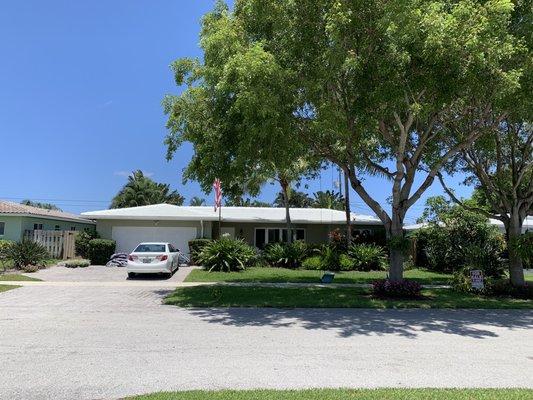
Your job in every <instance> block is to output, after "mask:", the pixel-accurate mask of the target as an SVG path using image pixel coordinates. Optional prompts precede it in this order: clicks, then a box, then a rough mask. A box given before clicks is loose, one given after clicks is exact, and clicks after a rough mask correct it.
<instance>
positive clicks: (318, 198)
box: [312, 190, 345, 210]
mask: <svg viewBox="0 0 533 400" xmlns="http://www.w3.org/2000/svg"><path fill="white" fill-rule="evenodd" d="M313 197H314V199H313V204H312V207H314V208H328V209H331V210H344V207H345V204H344V197H343V196H342V195H341V194H340V193H338V192H334V191H330V190H326V191H325V192H323V191H318V192H315V193H313Z"/></svg>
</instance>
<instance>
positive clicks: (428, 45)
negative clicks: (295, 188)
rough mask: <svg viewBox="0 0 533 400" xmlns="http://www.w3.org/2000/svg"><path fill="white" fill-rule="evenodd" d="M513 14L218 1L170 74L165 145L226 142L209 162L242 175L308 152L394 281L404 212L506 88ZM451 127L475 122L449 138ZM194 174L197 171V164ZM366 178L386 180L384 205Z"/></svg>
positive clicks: (405, 0)
mask: <svg viewBox="0 0 533 400" xmlns="http://www.w3.org/2000/svg"><path fill="white" fill-rule="evenodd" d="M512 9H513V6H512V3H510V2H509V1H507V0H502V1H498V2H488V1H487V2H484V1H482V2H477V1H461V2H456V1H444V0H442V1H423V0H396V1H385V0H377V1H373V2H366V1H347V0H299V1H277V0H246V1H245V0H240V1H239V0H237V1H236V3H235V9H234V11H233V12H229V11H228V10H227V8H225V7H223V6H222V5H221V3H219V5H218V6H217V8H216V9H215V11H214V12H212V13H210V14H209V15H208V16H207V17H206V18H205V19H204V28H203V30H202V38H201V44H202V46H203V49H204V60H203V62H200V61H198V60H187V61H181V62H180V63H179V64H175V65H174V69H175V71H176V77H177V82H178V83H179V84H181V83H188V84H189V87H188V89H187V91H186V92H185V93H184V94H182V96H180V97H179V98H173V99H169V101H167V104H166V105H167V111H168V112H169V114H171V115H172V116H174V117H173V118H171V119H170V120H169V121H170V124H169V127H170V128H171V136H170V138H171V139H172V140H169V147H170V149H171V150H172V148H175V143H180V142H181V141H182V140H191V139H192V140H191V141H192V142H193V144H194V146H195V154H201V152H200V151H199V150H204V148H205V147H209V146H211V144H210V140H211V139H213V138H215V140H216V141H217V142H218V143H220V142H222V143H225V144H227V147H221V146H217V147H216V153H217V154H216V157H217V158H218V159H220V160H223V161H222V162H227V161H228V160H230V162H231V164H233V165H235V166H238V168H236V169H235V170H237V171H240V172H244V173H245V174H246V173H249V172H253V171H254V168H249V167H248V168H242V166H243V165H246V164H248V163H249V162H250V160H255V162H256V163H255V164H254V165H258V164H257V160H263V159H266V160H268V161H269V162H272V161H273V162H274V164H275V165H277V166H278V167H280V166H281V167H283V166H285V165H287V163H290V162H291V161H293V160H295V159H296V158H298V157H301V156H302V151H309V150H311V152H312V155H313V156H315V157H317V158H319V159H321V160H324V161H327V162H332V163H334V164H336V165H337V166H339V167H340V168H341V169H342V170H343V171H344V173H345V174H346V175H347V177H348V179H349V181H350V184H351V186H352V188H353V189H354V190H355V192H356V193H357V194H358V195H359V196H360V197H361V198H362V199H363V201H364V202H365V203H366V204H367V205H368V206H369V207H370V208H371V209H372V210H373V211H374V212H375V213H376V215H377V216H378V217H379V218H380V219H381V221H382V222H383V224H384V225H385V229H386V233H387V236H388V238H389V244H390V247H391V266H390V274H389V275H390V278H391V279H392V280H395V281H397V280H401V279H402V277H403V260H404V255H403V251H402V248H403V247H404V246H405V239H404V234H403V221H404V218H405V215H406V213H407V211H408V210H409V209H410V207H411V206H412V205H413V204H414V203H415V202H416V201H417V200H418V199H419V198H420V197H421V195H422V194H423V193H424V192H425V190H426V189H427V188H428V187H429V186H431V184H432V183H433V181H434V179H435V176H436V174H437V172H438V171H439V170H440V169H441V168H442V166H443V165H444V164H445V163H446V162H447V161H448V160H449V159H450V158H451V157H453V156H454V155H456V154H457V153H459V152H460V151H461V150H463V149H465V148H468V147H469V146H470V145H471V143H472V142H473V141H474V140H475V139H477V138H478V137H480V136H482V135H483V134H484V133H485V132H486V131H487V130H490V129H491V128H492V127H493V126H494V125H497V124H498V123H499V122H500V120H501V119H502V118H503V116H504V115H498V116H497V117H496V118H495V119H494V120H493V121H490V123H489V122H488V121H489V119H488V118H486V115H488V114H490V113H492V111H493V109H494V107H493V101H495V100H497V98H498V96H503V95H509V93H512V91H513V90H515V89H516V88H517V87H518V80H519V77H520V75H521V66H520V65H513V64H512V63H513V62H514V59H513V57H514V56H515V54H516V52H517V48H518V47H519V46H518V45H517V44H516V41H515V38H514V37H513V36H512V35H510V34H509V30H508V25H509V21H510V15H511V11H512ZM213 115H215V116H217V118H215V119H214V118H213ZM458 119H459V120H460V119H470V120H473V121H475V123H473V124H472V125H471V128H472V129H470V130H468V131H465V132H460V133H459V134H455V132H454V134H451V133H450V132H448V130H447V124H448V122H449V121H455V120H458ZM202 130H203V131H206V132H209V133H208V134H203V135H199V134H197V133H195V134H192V133H193V132H200V131H202ZM302 149H303V150H302ZM244 160H246V162H243V161H244ZM210 164H211V163H210ZM193 165H194V166H195V169H196V172H197V173H201V171H202V170H205V165H206V163H205V162H203V161H202V159H201V157H197V158H195V159H193ZM248 165H249V164H248ZM235 170H234V171H235ZM227 171H230V169H228V170H227ZM365 174H378V175H381V176H383V177H384V178H385V179H386V180H387V181H388V182H389V183H390V189H391V198H392V207H391V210H387V209H386V207H385V206H383V205H382V204H380V203H379V202H378V201H377V200H376V199H375V198H374V197H373V196H372V195H371V194H370V192H369V191H368V190H367V189H368V188H367V187H366V186H365V184H364V179H363V177H364V175H365Z"/></svg>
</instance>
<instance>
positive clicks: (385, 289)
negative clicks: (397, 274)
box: [372, 279, 422, 299]
mask: <svg viewBox="0 0 533 400" xmlns="http://www.w3.org/2000/svg"><path fill="white" fill-rule="evenodd" d="M421 290H422V286H421V285H420V283H418V282H415V281H409V280H405V279H404V280H403V281H400V282H392V281H390V280H388V279H380V280H377V281H374V282H373V284H372V292H373V294H374V296H376V297H382V298H395V299H416V298H420V297H421V293H420V292H421Z"/></svg>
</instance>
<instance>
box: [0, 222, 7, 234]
mask: <svg viewBox="0 0 533 400" xmlns="http://www.w3.org/2000/svg"><path fill="white" fill-rule="evenodd" d="M5 229H6V223H5V222H0V236H4V231H5Z"/></svg>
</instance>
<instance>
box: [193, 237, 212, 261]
mask: <svg viewBox="0 0 533 400" xmlns="http://www.w3.org/2000/svg"><path fill="white" fill-rule="evenodd" d="M210 242H212V240H211V239H193V240H189V253H190V255H191V259H190V262H191V264H197V263H198V260H197V258H198V254H200V252H201V251H202V249H203V248H204V246H206V245H207V244H209V243H210Z"/></svg>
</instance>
